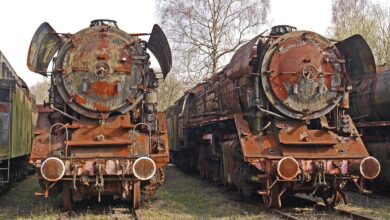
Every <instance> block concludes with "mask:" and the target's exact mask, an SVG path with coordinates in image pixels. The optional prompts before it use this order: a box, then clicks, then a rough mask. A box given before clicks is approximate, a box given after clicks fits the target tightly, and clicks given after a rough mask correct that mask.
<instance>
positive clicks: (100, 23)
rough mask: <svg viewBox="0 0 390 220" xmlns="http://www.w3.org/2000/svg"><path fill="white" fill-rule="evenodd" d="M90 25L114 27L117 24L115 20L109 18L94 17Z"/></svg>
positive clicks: (116, 26)
mask: <svg viewBox="0 0 390 220" xmlns="http://www.w3.org/2000/svg"><path fill="white" fill-rule="evenodd" d="M89 26H90V27H95V26H109V27H115V28H118V25H117V24H116V21H114V20H110V19H96V20H93V21H91V24H90V25H89Z"/></svg>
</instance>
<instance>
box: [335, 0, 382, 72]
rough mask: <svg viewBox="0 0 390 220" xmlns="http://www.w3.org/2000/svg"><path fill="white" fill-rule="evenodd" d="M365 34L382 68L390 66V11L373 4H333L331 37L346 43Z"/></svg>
mask: <svg viewBox="0 0 390 220" xmlns="http://www.w3.org/2000/svg"><path fill="white" fill-rule="evenodd" d="M353 34H361V35H362V36H363V37H364V38H365V39H366V40H367V42H368V44H369V45H370V47H371V49H372V51H373V53H374V56H375V60H376V63H377V64H378V65H383V64H386V63H387V64H390V8H388V7H385V6H383V5H380V4H376V3H373V2H372V1H370V0H333V2H332V26H331V28H330V35H332V37H334V38H337V39H340V40H341V39H344V38H347V37H349V36H351V35H353Z"/></svg>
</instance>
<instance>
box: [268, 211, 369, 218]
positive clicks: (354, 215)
mask: <svg viewBox="0 0 390 220" xmlns="http://www.w3.org/2000/svg"><path fill="white" fill-rule="evenodd" d="M271 211H272V212H273V213H275V214H277V215H278V216H279V217H281V218H283V219H286V220H302V219H307V216H306V215H305V214H302V213H301V214H299V213H291V212H286V211H284V210H282V209H272V210H271ZM333 216H341V217H346V218H348V219H353V220H375V218H371V217H368V216H364V215H361V214H358V213H354V212H350V211H347V210H341V209H335V210H332V211H330V212H328V213H317V214H311V215H310V217H311V218H314V217H317V218H326V219H329V218H331V217H333Z"/></svg>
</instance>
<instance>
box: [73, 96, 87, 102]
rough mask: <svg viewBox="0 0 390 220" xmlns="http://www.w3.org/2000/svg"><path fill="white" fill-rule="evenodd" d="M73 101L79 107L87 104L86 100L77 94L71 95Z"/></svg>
mask: <svg viewBox="0 0 390 220" xmlns="http://www.w3.org/2000/svg"><path fill="white" fill-rule="evenodd" d="M73 100H74V101H75V102H76V103H78V104H80V105H85V103H87V100H86V99H85V98H83V97H81V96H79V95H77V94H74V95H73Z"/></svg>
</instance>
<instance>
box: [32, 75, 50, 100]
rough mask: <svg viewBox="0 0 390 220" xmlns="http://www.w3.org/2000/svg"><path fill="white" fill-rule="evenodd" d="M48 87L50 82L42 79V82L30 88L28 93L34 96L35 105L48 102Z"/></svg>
mask: <svg viewBox="0 0 390 220" xmlns="http://www.w3.org/2000/svg"><path fill="white" fill-rule="evenodd" d="M49 87H50V81H49V80H48V79H47V78H44V79H43V81H40V82H38V83H37V84H35V85H33V86H31V88H30V92H31V93H32V94H33V95H34V96H35V99H36V102H37V104H43V102H44V101H46V102H47V101H48V99H49Z"/></svg>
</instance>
